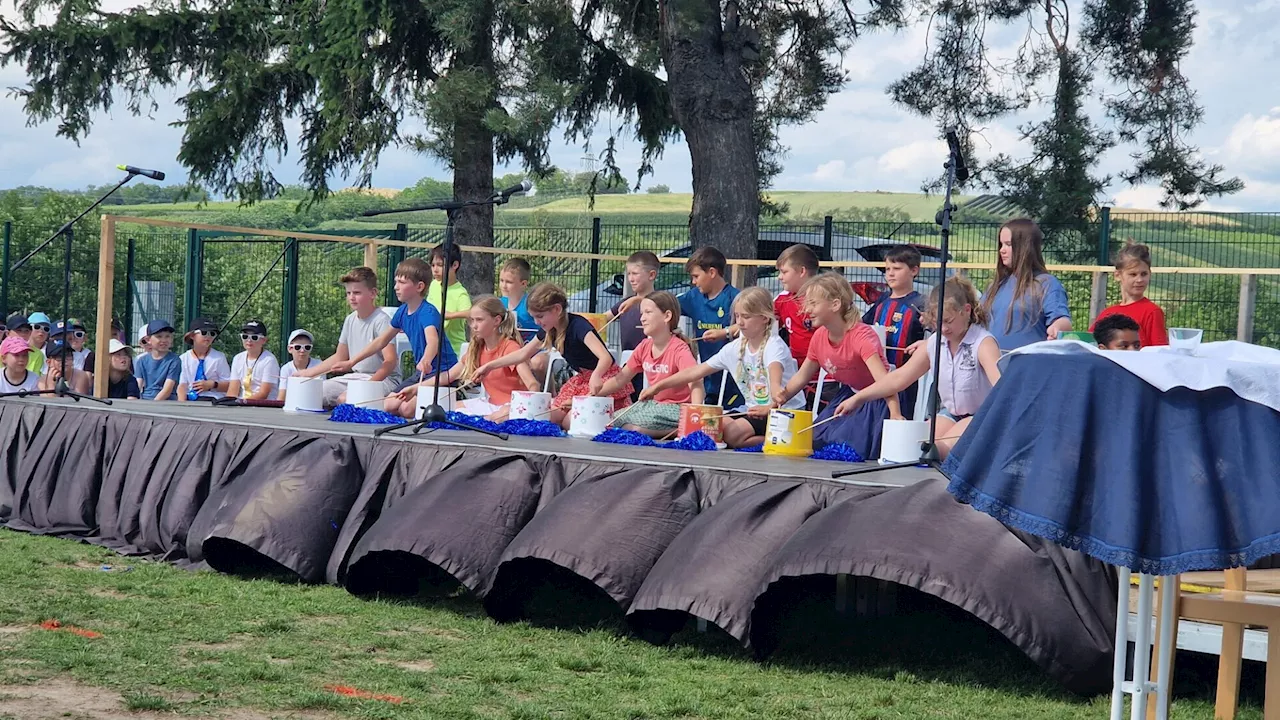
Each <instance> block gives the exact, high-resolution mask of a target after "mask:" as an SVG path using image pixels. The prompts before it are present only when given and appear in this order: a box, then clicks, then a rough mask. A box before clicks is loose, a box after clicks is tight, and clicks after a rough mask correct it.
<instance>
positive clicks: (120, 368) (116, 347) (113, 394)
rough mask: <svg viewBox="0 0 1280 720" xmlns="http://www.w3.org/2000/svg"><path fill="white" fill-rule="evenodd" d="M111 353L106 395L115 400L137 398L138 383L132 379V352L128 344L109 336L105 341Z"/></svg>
mask: <svg viewBox="0 0 1280 720" xmlns="http://www.w3.org/2000/svg"><path fill="white" fill-rule="evenodd" d="M107 352H109V353H110V354H111V370H110V371H108V372H109V374H108V376H107V397H109V398H112V399H116V400H127V399H129V398H135V399H136V398H138V397H139V393H138V383H136V382H134V379H133V352H132V351H131V350H130V349H129V346H128V345H125V344H124V343H122V342H120V341H119V340H117V339H115V338H111V340H110V342H108V343H107Z"/></svg>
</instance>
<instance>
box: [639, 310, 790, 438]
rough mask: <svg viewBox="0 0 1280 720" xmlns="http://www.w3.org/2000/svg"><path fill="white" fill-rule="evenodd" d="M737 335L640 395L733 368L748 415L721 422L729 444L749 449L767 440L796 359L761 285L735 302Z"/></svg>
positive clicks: (646, 396)
mask: <svg viewBox="0 0 1280 720" xmlns="http://www.w3.org/2000/svg"><path fill="white" fill-rule="evenodd" d="M732 310H733V316H734V320H735V324H736V326H737V328H738V337H737V338H736V339H735V340H733V341H732V342H730V343H729V344H728V345H725V346H724V347H723V348H721V349H720V351H719V352H717V353H716V354H715V355H713V356H711V357H710V358H708V359H707V361H706V362H704V363H702V364H701V365H698V366H696V367H692V368H689V369H688V370H685V371H683V372H680V373H676V374H675V375H672V376H670V377H668V378H666V379H665V380H661V381H659V382H657V383H652V384H650V385H649V387H647V388H645V389H644V390H643V391H642V392H641V393H640V399H641V400H648V399H650V398H653V397H656V396H658V394H659V393H661V392H663V391H665V390H667V389H668V388H672V387H677V386H683V385H685V384H687V383H695V384H697V381H698V380H701V379H702V378H705V377H710V376H712V375H714V374H716V373H718V372H728V373H730V375H731V377H732V378H733V380H734V382H736V383H737V385H738V387H739V388H740V389H741V390H742V393H743V395H744V396H745V402H746V412H747V414H746V416H745V417H738V418H729V419H728V420H726V421H725V423H724V424H723V426H722V429H723V431H724V441H725V444H726V445H728V446H729V447H734V448H738V447H749V446H752V445H759V444H760V443H762V442H764V433H765V427H766V425H767V423H768V420H769V411H770V410H772V409H773V408H775V407H779V405H778V404H777V403H775V402H774V399H773V396H774V394H775V393H777V392H780V391H781V390H782V388H783V387H785V386H786V384H787V381H788V380H790V379H791V376H792V375H794V374H795V372H796V361H795V358H793V357H791V351H790V349H788V348H787V344H786V343H785V342H783V341H782V338H780V337H778V335H777V334H776V333H775V332H774V315H773V299H772V298H770V297H769V293H768V292H766V291H764V290H763V289H761V288H758V287H753V288H747V289H746V290H743V291H742V292H741V293H739V294H738V297H736V298H734V301H733V306H732ZM782 407H787V408H792V409H797V410H798V409H801V408H803V407H804V400H803V398H801V397H793V398H791V399H790V400H788V401H787V402H786V403H784V404H783V405H782Z"/></svg>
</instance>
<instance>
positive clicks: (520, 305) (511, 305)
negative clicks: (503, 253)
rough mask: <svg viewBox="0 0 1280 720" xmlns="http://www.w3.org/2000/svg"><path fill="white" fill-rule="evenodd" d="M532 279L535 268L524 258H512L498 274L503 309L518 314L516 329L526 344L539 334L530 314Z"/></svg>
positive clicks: (536, 324)
mask: <svg viewBox="0 0 1280 720" xmlns="http://www.w3.org/2000/svg"><path fill="white" fill-rule="evenodd" d="M532 279H533V268H531V267H529V261H528V260H525V259H524V258H511V259H510V260H508V261H506V262H505V263H503V264H502V270H501V271H499V272H498V290H499V291H500V292H501V293H502V307H504V308H506V309H508V310H510V311H512V312H514V313H515V314H516V328H517V329H519V331H520V337H521V339H523V340H524V341H525V342H529V341H530V340H532V339H533V337H534V336H535V335H537V334H538V323H536V322H534V320H533V315H531V314H530V313H529V281H530V280H532Z"/></svg>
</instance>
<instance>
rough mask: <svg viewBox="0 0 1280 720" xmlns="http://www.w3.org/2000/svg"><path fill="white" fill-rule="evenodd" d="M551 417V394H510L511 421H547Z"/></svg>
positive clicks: (518, 391)
mask: <svg viewBox="0 0 1280 720" xmlns="http://www.w3.org/2000/svg"><path fill="white" fill-rule="evenodd" d="M550 415H551V393H547V392H529V391H528V390H516V391H515V392H513V393H511V415H510V418H511V419H512V420H547V419H548V418H549V416H550Z"/></svg>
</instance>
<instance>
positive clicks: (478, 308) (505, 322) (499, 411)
mask: <svg viewBox="0 0 1280 720" xmlns="http://www.w3.org/2000/svg"><path fill="white" fill-rule="evenodd" d="M520 346H521V342H520V334H519V333H518V332H517V330H516V316H515V314H513V313H511V312H508V311H507V308H506V306H504V305H503V304H502V301H501V300H499V299H498V298H496V297H494V296H492V295H482V296H480V297H479V298H476V301H475V304H473V305H472V306H471V344H470V345H468V346H467V354H466V357H463V358H462V359H461V360H460V361H459V362H458V363H457V364H456V365H454V366H453V367H451V368H449V371H448V372H447V373H445V374H444V375H443V376H441V378H440V387H441V388H443V387H444V386H445V385H451V384H453V383H455V382H457V381H459V380H461V379H463V378H470V377H472V376H473V375H474V374H475V371H476V368H479V367H480V366H482V365H484V364H485V363H488V362H490V361H492V360H496V359H498V358H501V357H504V356H506V355H510V354H511V353H515V352H519V351H520ZM434 382H435V378H434V377H429V378H426V379H424V380H423V381H422V384H423V386H425V387H426V388H428V390H427V392H430V389H431V388H434ZM483 386H484V391H485V394H486V395H487V396H488V398H487V399H484V400H482V399H475V400H467V401H466V402H464V403H461V404H460V405H459V406H458V411H459V412H464V413H466V414H468V415H480V416H484V417H485V418H487V419H489V420H492V421H494V422H501V421H503V420H506V419H507V414H508V412H509V410H510V405H511V393H512V392H513V391H515V390H530V391H536V390H538V389H539V386H538V380H537V378H535V377H534V376H533V370H531V369H530V368H529V365H528V364H527V363H520V364H519V365H516V366H515V367H505V368H502V369H501V370H496V371H494V372H491V373H489V374H488V375H486V376H485V378H484V381H483ZM420 391H421V390H420ZM405 395H406V397H404V399H403V400H401V402H400V405H399V407H394V406H392V404H391V403H387V405H388V407H387V412H391V413H398V414H399V415H400V416H401V417H406V418H412V417H413V416H414V413H415V411H416V410H417V403H416V402H407V401H408V400H410V399H411V398H410V397H409V396H408V394H407V392H406V393H405Z"/></svg>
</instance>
